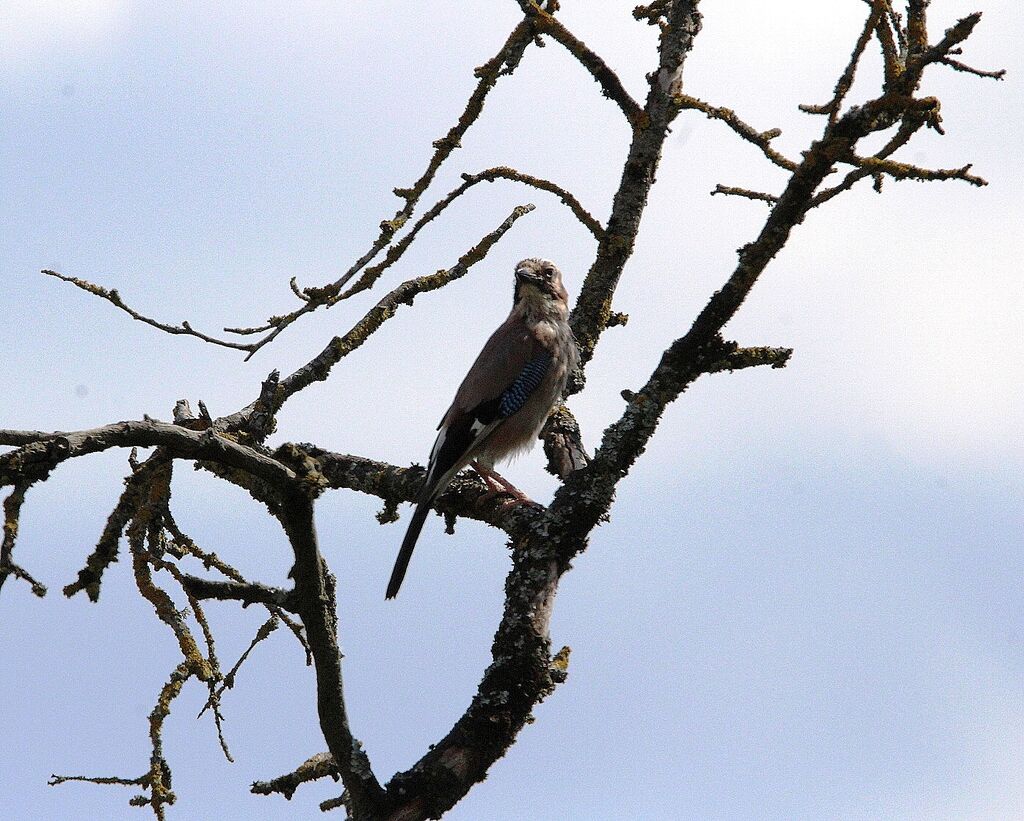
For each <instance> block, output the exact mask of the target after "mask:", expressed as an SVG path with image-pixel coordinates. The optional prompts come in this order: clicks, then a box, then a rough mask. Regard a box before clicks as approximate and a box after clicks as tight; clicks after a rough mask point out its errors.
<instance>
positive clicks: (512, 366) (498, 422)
mask: <svg viewBox="0 0 1024 821" xmlns="http://www.w3.org/2000/svg"><path fill="white" fill-rule="evenodd" d="M568 316H569V295H568V294H567V293H566V290H565V287H564V286H563V285H562V274H561V272H560V271H559V270H558V268H556V267H555V266H554V265H553V264H552V263H551V262H548V261H547V260H546V259H524V260H523V261H522V262H520V263H519V264H518V265H516V269H515V291H514V295H513V304H512V312H511V313H510V314H509V315H508V319H506V320H505V321H504V322H503V323H502V324H501V325H500V326H499V327H498V330H496V331H495V332H494V333H493V334H491V338H490V339H488V340H487V342H486V344H485V345H484V347H483V350H482V351H480V355H479V356H477V358H476V361H475V362H474V363H473V366H472V367H471V368H470V369H469V373H467V374H466V378H465V379H463V380H462V384H461V385H460V386H459V389H458V391H456V393H455V400H454V401H453V402H452V404H451V407H450V408H448V412H447V413H445V415H444V418H442V419H441V423H440V424H439V425H438V430H439V431H440V433H438V435H437V440H436V441H435V442H434V447H433V450H431V451H430V462H429V463H428V465H427V475H426V478H425V480H424V482H423V489H422V490H421V491H420V494H419V497H418V498H417V500H416V511H415V512H414V513H413V515H412V520H411V521H410V522H409V529H408V530H407V531H406V533H405V539H403V540H402V548H401V550H399V551H398V558H397V559H396V560H395V569H394V570H393V571H392V572H391V581H389V582H388V591H387V598H389V599H392V598H394V597H395V596H396V595H397V594H398V588H399V587H401V585H402V579H404V578H405V571H406V568H408V566H409V558H410V557H411V556H412V551H413V548H414V547H415V546H416V539H417V538H419V535H420V531H421V530H422V529H423V523H424V521H426V518H427V514H428V513H429V512H430V508H431V505H433V503H434V500H435V499H436V498H437V497H438V496H439V495H441V493H442V492H443V491H444V489H445V488H446V487H448V484H449V483H450V482H451V481H452V479H453V478H454V476H455V474H456V473H458V472H459V471H460V470H462V468H464V467H465V466H466V465H468V464H470V463H472V464H473V467H474V468H476V470H477V472H478V473H479V474H480V475H481V476H482V477H483V478H484V481H485V482H486V483H487V484H488V486H489V487H491V488H492V489H495V490H497V489H500V490H503V491H505V492H508V493H510V494H511V495H512V496H514V497H516V499H518V500H519V501H520V502H523V501H528V500H527V498H526V496H524V495H523V494H522V493H520V492H519V491H518V490H516V489H515V488H514V487H513V486H512V485H511V484H509V483H508V482H507V481H506V480H505V479H503V478H502V477H501V476H499V475H498V474H497V473H495V472H494V471H493V470H492V468H493V466H494V464H495V463H496V462H498V461H500V460H503V459H507V458H509V457H511V456H514V455H516V454H517V453H520V452H521V451H525V450H528V449H529V448H531V447H533V444H534V443H535V442H536V441H537V437H538V436H539V434H540V430H541V428H542V427H543V426H544V422H545V421H546V420H547V418H548V414H549V413H550V412H551V409H552V408H553V407H554V406H555V405H556V404H557V403H558V401H559V399H560V398H561V396H562V391H564V390H565V384H566V380H567V379H568V378H569V374H570V373H571V372H572V371H573V369H574V368H575V367H576V364H577V362H578V360H579V352H578V350H577V348H576V339H575V338H574V337H573V335H572V330H571V329H570V328H569V323H568V321H567V320H568Z"/></svg>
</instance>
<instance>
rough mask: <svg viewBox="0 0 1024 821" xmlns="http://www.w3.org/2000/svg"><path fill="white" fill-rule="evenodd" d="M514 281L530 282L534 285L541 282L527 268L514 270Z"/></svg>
mask: <svg viewBox="0 0 1024 821" xmlns="http://www.w3.org/2000/svg"><path fill="white" fill-rule="evenodd" d="M516 279H518V280H519V281H520V282H532V283H533V284H534V285H537V284H539V283H540V282H541V281H542V280H541V278H540V277H539V276H537V275H536V274H535V273H533V271H531V270H530V269H529V268H516Z"/></svg>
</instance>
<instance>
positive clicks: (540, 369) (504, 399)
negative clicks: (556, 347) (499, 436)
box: [498, 351, 551, 419]
mask: <svg viewBox="0 0 1024 821" xmlns="http://www.w3.org/2000/svg"><path fill="white" fill-rule="evenodd" d="M549 367H551V354H549V353H548V352H547V351H543V352H542V353H540V354H538V355H537V356H535V357H534V358H533V359H531V360H530V361H529V362H528V363H527V365H526V367H525V368H523V370H522V373H520V374H519V376H517V377H516V381H515V382H513V383H512V384H511V385H509V387H508V388H506V389H505V392H504V393H503V394H502V395H501V400H500V402H499V403H498V415H499V416H500V417H501V418H502V419H507V418H508V417H510V416H511V415H512V414H513V413H516V412H517V411H519V410H520V409H521V408H522V407H523V405H525V404H526V400H527V399H529V398H530V394H531V393H533V392H534V391H535V390H537V387H538V386H539V385H540V383H541V382H542V381H543V380H544V376H545V374H547V372H548V368H549Z"/></svg>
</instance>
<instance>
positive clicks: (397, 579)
mask: <svg viewBox="0 0 1024 821" xmlns="http://www.w3.org/2000/svg"><path fill="white" fill-rule="evenodd" d="M433 501H434V497H433V496H430V497H428V498H426V499H421V500H420V501H419V502H418V503H417V505H416V511H415V512H414V513H413V514H412V519H411V520H410V521H409V529H408V530H407V531H405V538H404V539H402V547H401V549H400V550H399V551H398V558H397V559H395V569H394V570H392V571H391V580H390V581H389V582H388V592H387V594H386V596H385V598H388V599H393V598H394V597H395V596H397V595H398V588H400V587H401V586H402V579H404V578H405V571H406V570H407V569H408V567H409V559H411V558H412V550H413V548H414V547H416V540H417V539H418V538H419V537H420V531H421V530H423V523H424V522H425V521H426V520H427V514H428V513H430V505H431V503H432V502H433Z"/></svg>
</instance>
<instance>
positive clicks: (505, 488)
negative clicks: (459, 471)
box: [470, 461, 539, 507]
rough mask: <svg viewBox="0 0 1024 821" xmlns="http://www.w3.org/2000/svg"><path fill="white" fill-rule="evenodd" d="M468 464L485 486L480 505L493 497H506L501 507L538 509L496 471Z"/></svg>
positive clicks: (476, 463)
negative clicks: (526, 506) (485, 490)
mask: <svg viewBox="0 0 1024 821" xmlns="http://www.w3.org/2000/svg"><path fill="white" fill-rule="evenodd" d="M470 464H471V465H472V466H473V469H474V470H475V471H476V472H477V473H478V474H480V478H481V479H483V480H484V484H485V485H487V492H486V493H484V495H483V496H481V497H480V502H481V503H483V502H485V501H489V500H490V499H492V498H494V497H495V496H508V497H509V498H508V499H505V500H504V501H503V502H502V507H514V506H516V505H530V506H531V507H539V505H538V504H537V503H536V502H535V501H533V499H531V498H530V497H529V496H527V495H526V494H525V493H523V492H522V491H521V490H520V489H519V488H517V487H516V486H515V485H513V484H512V483H511V482H510V481H509V480H508V479H506V478H505V477H504V476H502V475H501V474H500V473H498V472H497V471H495V470H492V469H491V468H489V467H487V466H486V465H482V464H480V463H479V462H477V461H473V462H470Z"/></svg>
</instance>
